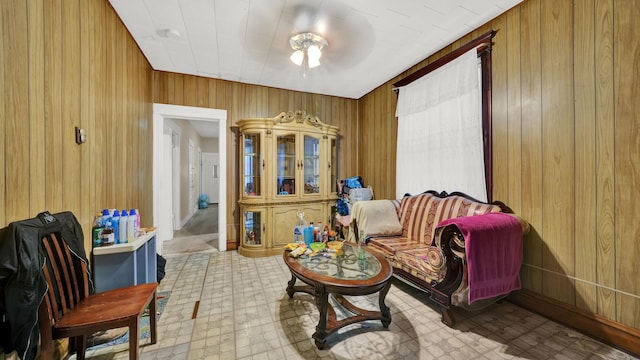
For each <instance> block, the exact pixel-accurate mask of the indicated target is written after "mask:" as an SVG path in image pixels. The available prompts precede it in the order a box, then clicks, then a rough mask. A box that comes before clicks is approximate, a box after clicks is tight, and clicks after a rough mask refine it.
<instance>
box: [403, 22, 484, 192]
mask: <svg viewBox="0 0 640 360" xmlns="http://www.w3.org/2000/svg"><path fill="white" fill-rule="evenodd" d="M494 34H495V32H489V33H487V34H485V36H483V37H481V38H479V39H476V40H474V41H472V42H470V43H469V44H467V45H465V46H463V47H462V48H461V49H459V50H457V51H455V52H453V53H452V54H450V55H451V56H449V58H447V57H443V58H441V59H439V60H438V61H436V62H434V63H432V64H430V66H428V67H427V68H425V69H422V70H420V71H418V72H417V73H416V74H413V75H410V76H409V77H408V78H407V79H404V80H402V81H400V82H398V83H396V84H394V85H395V86H397V87H398V91H399V93H398V106H397V110H396V114H397V117H398V141H397V161H396V164H397V165H396V166H397V168H396V195H397V197H398V198H399V197H401V196H403V195H404V194H405V193H412V194H415V193H420V192H423V191H425V190H436V191H442V190H444V191H447V192H453V191H461V192H464V193H466V194H468V195H471V196H473V197H475V198H477V199H478V200H482V201H487V200H488V199H490V195H491V176H490V175H491V122H490V119H491V114H490V85H491V81H490V80H491V77H490V73H491V71H490V52H489V51H488V50H489V47H488V46H486V39H488V41H490V39H491V37H493V35H494ZM483 38H485V40H483V41H481V40H480V39H483ZM479 46H480V47H481V50H480V51H478V47H479ZM461 50H464V51H461ZM479 52H480V53H481V55H482V56H480V59H479V58H478V53H479ZM437 62H440V63H439V64H436V63H437ZM429 67H431V69H429Z"/></svg>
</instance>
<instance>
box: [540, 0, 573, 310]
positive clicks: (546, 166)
mask: <svg viewBox="0 0 640 360" xmlns="http://www.w3.org/2000/svg"><path fill="white" fill-rule="evenodd" d="M572 7H573V4H572V3H571V2H568V1H557V2H552V1H544V2H543V3H542V8H541V16H542V18H543V19H544V22H543V26H542V37H541V44H542V49H541V50H542V63H541V65H542V66H541V69H542V83H541V84H542V136H543V139H544V143H543V148H542V172H543V190H544V197H545V201H544V203H543V214H544V224H543V230H542V233H543V237H544V239H545V241H544V242H545V247H544V248H543V259H542V260H543V266H544V268H545V269H549V270H551V271H553V272H549V273H545V274H544V275H543V277H544V283H543V294H544V295H546V296H549V297H551V298H553V299H557V300H561V301H565V302H571V303H572V302H573V301H574V291H573V289H574V285H573V282H572V281H570V280H569V278H567V277H565V276H563V275H573V272H574V269H573V268H574V265H573V264H574V245H573V215H572V214H573V213H574V211H575V209H574V200H573V191H574V190H573V179H574V173H573V167H574V161H573V160H574V159H573V156H567V155H570V154H572V153H573V152H574V149H573V146H574V141H573V140H574V131H573V121H574V116H573V101H567V99H573V78H572V74H573V72H572V71H571V69H572V68H573V54H572V53H571V49H572V47H573V46H572V40H573V35H572V33H573V31H572V12H571V9H572Z"/></svg>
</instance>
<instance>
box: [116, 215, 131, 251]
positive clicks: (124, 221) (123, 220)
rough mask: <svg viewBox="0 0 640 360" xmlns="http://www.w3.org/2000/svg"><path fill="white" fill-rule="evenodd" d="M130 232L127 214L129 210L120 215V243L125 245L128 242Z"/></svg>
mask: <svg viewBox="0 0 640 360" xmlns="http://www.w3.org/2000/svg"><path fill="white" fill-rule="evenodd" d="M128 231H129V214H128V213H127V209H123V210H122V212H121V213H120V234H119V235H120V239H119V241H118V242H119V243H121V244H124V243H126V242H127V239H128V235H127V232H128Z"/></svg>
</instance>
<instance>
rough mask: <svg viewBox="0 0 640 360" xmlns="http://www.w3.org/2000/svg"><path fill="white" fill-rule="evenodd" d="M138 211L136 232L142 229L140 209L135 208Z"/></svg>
mask: <svg viewBox="0 0 640 360" xmlns="http://www.w3.org/2000/svg"><path fill="white" fill-rule="evenodd" d="M134 210H135V211H136V232H137V231H138V230H140V210H138V209H134Z"/></svg>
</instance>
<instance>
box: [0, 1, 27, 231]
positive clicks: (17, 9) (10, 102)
mask: <svg viewBox="0 0 640 360" xmlns="http://www.w3.org/2000/svg"><path fill="white" fill-rule="evenodd" d="M2 22H3V25H2V27H3V31H2V32H3V34H2V36H3V37H4V39H3V41H4V44H3V45H4V47H5V49H6V54H7V55H8V56H5V58H4V64H3V65H4V71H5V74H4V81H5V83H4V84H5V86H7V89H6V91H5V94H4V96H5V102H4V106H5V108H4V116H5V118H6V119H11V121H7V123H6V125H5V133H4V135H5V136H6V139H7V140H8V141H7V142H6V143H5V149H6V154H7V155H6V156H7V160H8V161H7V163H6V165H5V179H6V180H5V181H6V186H7V187H9V188H11V189H12V190H11V191H6V192H5V196H6V199H5V211H6V213H7V217H8V218H9V219H11V218H13V217H16V216H17V217H26V216H28V215H29V187H30V186H29V181H28V179H29V165H28V164H29V160H30V159H29V143H28V142H27V141H25V140H26V139H27V138H28V137H29V103H28V99H29V81H28V70H27V69H24V64H25V63H27V62H28V46H27V44H28V36H27V35H28V33H27V32H26V31H23V30H22V29H25V28H26V27H27V26H28V24H29V20H28V11H27V4H26V3H24V2H23V3H20V4H16V6H9V7H6V6H3V13H2Z"/></svg>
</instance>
